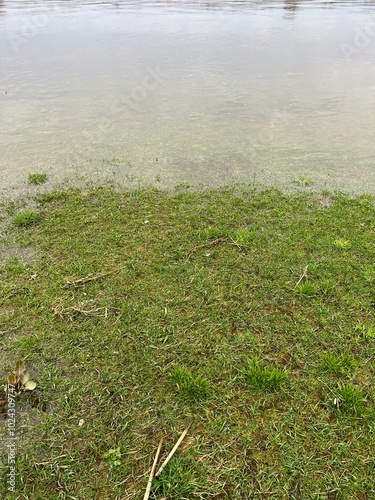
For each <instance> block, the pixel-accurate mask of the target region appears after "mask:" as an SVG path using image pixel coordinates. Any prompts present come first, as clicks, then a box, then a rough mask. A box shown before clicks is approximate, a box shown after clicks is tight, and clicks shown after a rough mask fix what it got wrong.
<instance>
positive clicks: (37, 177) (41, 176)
mask: <svg viewBox="0 0 375 500" xmlns="http://www.w3.org/2000/svg"><path fill="white" fill-rule="evenodd" d="M47 179H48V176H47V174H45V173H35V174H29V177H28V183H29V184H44V183H45V182H47Z"/></svg>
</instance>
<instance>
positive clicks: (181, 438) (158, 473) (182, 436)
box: [155, 422, 192, 477]
mask: <svg viewBox="0 0 375 500" xmlns="http://www.w3.org/2000/svg"><path fill="white" fill-rule="evenodd" d="M191 424H192V422H190V424H189V425H188V426H187V427H186V429H185V430H184V432H183V433H182V434H181V436H180V437H179V439H178V441H177V443H176V444H175V445H174V447H173V448H172V450H171V452H170V453H169V455H168V456H167V458H166V459H165V460H164V462H163V463H162V464H161V466H160V467H159V470H158V471H157V473H156V474H155V477H158V476H160V474H161V473H162V472H163V470H164V468H165V467H166V465H167V464H168V462H169V461H170V459H171V458H172V457H173V455H174V454H175V453H176V451H177V448H178V447H179V446H180V444H181V443H182V441H183V439H184V437H185V436H186V434H187V433H188V432H189V429H190V427H191Z"/></svg>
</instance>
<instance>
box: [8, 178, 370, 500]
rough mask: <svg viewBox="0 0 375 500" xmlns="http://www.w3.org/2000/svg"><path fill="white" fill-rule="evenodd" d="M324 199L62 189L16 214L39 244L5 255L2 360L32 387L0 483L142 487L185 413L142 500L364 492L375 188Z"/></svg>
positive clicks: (58, 488) (59, 488)
mask: <svg viewBox="0 0 375 500" xmlns="http://www.w3.org/2000/svg"><path fill="white" fill-rule="evenodd" d="M327 198H329V203H326V202H325V203H324V204H323V203H321V202H320V198H319V196H317V195H313V194H310V195H294V196H289V195H286V194H283V193H281V192H279V191H276V190H268V191H263V192H254V191H246V190H243V191H241V190H237V191H236V190H231V189H228V190H215V191H205V192H201V193H193V192H186V190H185V191H177V192H175V193H174V194H173V193H163V192H160V191H155V190H137V191H129V192H124V193H117V192H115V191H114V190H111V189H106V188H98V189H93V190H91V191H88V192H81V191H79V190H68V191H65V192H56V193H51V194H48V195H43V196H40V197H39V198H38V205H37V208H36V210H37V212H34V213H33V214H30V213H29V214H28V215H27V216H24V217H23V218H21V219H19V220H18V222H16V221H14V223H13V222H12V220H11V221H10V222H9V224H8V226H7V227H6V228H5V231H4V235H3V238H4V239H6V238H7V235H9V237H12V238H13V240H14V238H16V240H17V242H18V245H19V246H23V247H27V246H33V247H34V249H35V251H36V252H37V254H38V259H37V260H35V261H34V262H33V263H28V264H25V263H23V262H22V261H20V260H18V259H15V258H12V259H9V260H7V261H5V263H4V264H3V265H2V266H1V267H0V279H1V285H0V286H1V293H0V297H1V298H0V345H1V351H0V358H1V374H0V375H1V377H3V379H4V381H5V377H6V375H7V373H8V372H9V371H11V369H12V367H13V365H14V362H15V361H16V360H17V359H19V358H25V359H26V365H27V368H28V370H29V371H30V372H31V376H32V378H33V380H36V381H37V384H38V385H37V388H36V389H35V390H34V391H33V392H32V393H30V394H23V395H22V396H21V397H20V398H19V400H18V401H17V408H16V410H17V414H16V417H17V418H16V425H17V427H16V432H17V435H18V438H19V441H18V445H17V463H16V466H17V482H16V493H15V494H11V493H10V492H9V491H8V490H7V474H8V472H9V469H8V466H7V448H6V445H5V441H2V443H3V444H2V445H1V449H0V453H1V463H2V465H1V466H0V497H1V498H8V497H9V498H20V499H21V498H28V499H46V498H48V499H51V500H53V499H56V500H57V499H62V498H66V499H68V498H69V499H85V498H96V499H126V498H129V499H130V498H134V499H138V498H142V495H143V493H144V491H145V488H146V483H147V477H148V473H149V471H150V467H151V464H152V460H153V456H154V453H155V449H156V446H157V443H158V441H159V439H160V437H161V436H165V440H164V442H165V448H164V451H163V452H162V457H161V459H164V458H165V456H166V455H167V454H168V452H169V450H170V449H171V447H172V446H173V444H174V442H175V441H176V439H177V437H178V436H179V435H180V433H181V432H182V430H183V429H184V428H186V426H187V425H188V423H189V422H191V421H192V422H193V425H192V427H191V428H190V431H189V434H188V437H187V438H186V439H185V441H184V442H183V445H182V446H181V448H179V450H178V451H177V453H176V455H175V456H174V457H173V458H172V460H171V462H170V463H169V465H168V466H167V467H166V469H165V470H164V471H163V473H162V474H161V476H160V477H159V478H158V479H157V480H155V483H154V486H153V489H152V493H151V497H150V498H153V499H162V498H168V499H183V498H187V499H194V498H202V499H203V498H216V499H219V498H229V499H234V500H235V499H241V500H242V499H246V498H249V499H250V498H259V499H261V498H280V499H284V498H285V499H289V498H292V499H309V498H311V499H316V498H325V499H353V498H357V499H371V498H375V479H374V478H375V458H374V455H373V449H374V435H375V434H374V416H375V412H374V372H375V369H374V355H375V344H374V341H375V334H374V332H375V294H374V290H375V287H374V284H375V267H374V262H375V250H374V229H375V217H374V216H375V208H374V207H375V203H374V198H373V197H371V196H360V197H357V198H350V197H348V196H344V195H342V194H332V195H328V194H327V193H325V195H324V200H327ZM8 216H10V217H14V216H15V214H14V209H11V208H9V207H4V208H3V214H2V217H1V218H2V224H3V226H4V227H5V225H4V224H6V220H7V217H8ZM254 389H256V390H254ZM1 401H2V400H1V398H0V403H1ZM5 411H6V406H5V405H2V406H0V415H1V414H3V416H4V417H5ZM3 424H4V425H3V437H6V436H7V427H6V424H7V421H6V420H5V419H4V420H3ZM11 495H13V496H11Z"/></svg>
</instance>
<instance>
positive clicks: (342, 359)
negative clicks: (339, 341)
mask: <svg viewBox="0 0 375 500" xmlns="http://www.w3.org/2000/svg"><path fill="white" fill-rule="evenodd" d="M321 358H322V361H323V370H324V371H326V372H329V373H334V374H337V375H348V374H349V373H350V372H351V371H353V370H354V368H355V367H356V366H357V364H358V363H357V361H356V360H355V359H354V358H353V357H352V356H351V355H350V354H345V353H343V354H339V355H335V354H331V353H329V352H325V353H324V354H322V356H321Z"/></svg>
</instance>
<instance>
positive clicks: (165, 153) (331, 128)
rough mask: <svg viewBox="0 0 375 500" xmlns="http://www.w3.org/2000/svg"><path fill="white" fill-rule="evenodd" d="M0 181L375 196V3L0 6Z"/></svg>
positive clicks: (4, 185) (22, 0) (7, 188)
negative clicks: (43, 175) (273, 187)
mask: <svg viewBox="0 0 375 500" xmlns="http://www.w3.org/2000/svg"><path fill="white" fill-rule="evenodd" d="M0 70H1V73H0V151H1V155H0V188H1V189H2V190H3V192H7V193H9V192H11V193H14V192H22V190H23V189H25V186H26V181H27V175H28V173H29V172H47V173H48V176H49V179H50V181H51V182H52V183H57V182H60V181H62V180H65V179H69V180H71V181H72V180H73V181H78V180H80V179H81V180H82V179H92V180H95V181H102V180H106V179H114V180H116V181H119V182H126V183H128V184H130V185H136V184H137V183H139V182H146V183H149V182H152V183H155V184H157V185H162V186H171V185H175V184H177V183H181V182H187V183H190V184H193V185H197V184H204V185H220V184H225V183H231V182H238V181H240V182H266V183H268V184H275V183H276V184H278V185H281V186H290V185H292V183H293V182H295V181H297V184H298V183H300V184H301V183H302V184H310V183H311V185H312V186H314V187H316V188H322V187H327V188H329V189H332V188H334V189H336V188H340V189H346V190H349V191H357V192H358V191H367V192H375V140H374V139H375V137H374V135H375V1H355V0H353V1H338V2H321V1H313V0H310V1H262V2H257V1H206V2H203V1H199V0H198V1H190V2H189V1H178V0H176V1H159V2H149V1H137V2H133V1H107V2H102V1H95V0H92V1H85V0H82V1H78V0H70V1H67V0H56V1H51V0H48V1H27V0H2V1H1V0H0Z"/></svg>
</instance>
